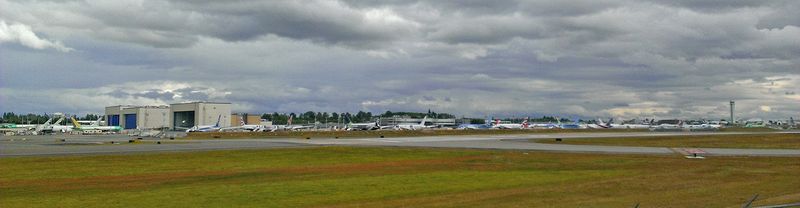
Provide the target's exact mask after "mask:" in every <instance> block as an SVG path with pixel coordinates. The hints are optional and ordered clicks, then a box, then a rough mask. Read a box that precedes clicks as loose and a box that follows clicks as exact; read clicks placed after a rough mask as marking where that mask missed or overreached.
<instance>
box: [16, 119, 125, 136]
mask: <svg viewBox="0 0 800 208" xmlns="http://www.w3.org/2000/svg"><path fill="white" fill-rule="evenodd" d="M65 118H66V117H59V118H58V120H56V121H55V122H52V121H53V118H49V119H47V121H45V122H44V123H43V124H19V125H16V124H15V125H7V126H3V128H5V129H17V130H22V131H26V132H27V133H30V134H44V133H52V132H61V133H66V132H72V131H80V132H118V131H121V130H122V127H120V126H101V125H100V123H101V120H102V117H101V118H98V119H97V120H96V121H78V120H76V119H75V117H69V118H68V119H69V120H70V122H71V123H72V125H61V122H62V121H64V119H65ZM81 123H84V124H81ZM87 123H88V125H87Z"/></svg>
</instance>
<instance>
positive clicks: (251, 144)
mask: <svg viewBox="0 0 800 208" xmlns="http://www.w3.org/2000/svg"><path fill="white" fill-rule="evenodd" d="M782 133H800V132H782ZM719 134H753V133H746V132H741V133H737V132H635V133H560V134H524V135H473V136H434V137H393V138H357V139H333V138H312V139H292V138H283V139H275V138H270V139H257V138H253V139H215V140H156V139H148V138H144V139H143V140H140V141H137V142H134V143H128V142H129V140H131V139H134V140H136V139H135V138H132V137H128V136H124V135H102V136H81V135H63V136H13V137H0V157H8V156H33V155H69V154H113V153H133V152H162V151H198V150H224V149H264V148H289V147H304V146H329V145H341V146H392V147H431V148H474V149H503V150H531V151H556V152H584V153H609V154H676V153H680V151H676V149H675V148H666V147H629V146H598V145H568V144H543V143H537V142H531V141H530V140H531V139H555V138H585V139H593V138H605V137H658V136H676V135H678V136H680V135H686V136H689V135H719ZM757 134H764V133H757ZM158 141H161V144H157V143H156V142H158ZM112 142H113V143H114V144H112ZM693 149H699V150H700V151H703V152H706V154H705V155H719V156H800V149H725V148H693Z"/></svg>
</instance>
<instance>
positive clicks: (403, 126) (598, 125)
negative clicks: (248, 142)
mask: <svg viewBox="0 0 800 208" xmlns="http://www.w3.org/2000/svg"><path fill="white" fill-rule="evenodd" d="M347 120H348V123H347V124H346V125H345V126H344V127H343V128H341V129H337V127H333V130H347V131H369V130H382V129H393V130H422V129H432V128H437V126H431V125H426V122H427V121H428V118H427V117H424V118H423V119H422V121H420V122H419V123H400V124H396V125H384V126H382V125H380V123H379V122H377V121H376V122H367V123H353V122H350V121H349V119H347ZM240 122H241V125H240V126H236V127H220V126H219V122H217V124H216V125H208V126H195V127H192V128H190V129H188V130H187V132H211V131H254V132H264V131H283V130H289V131H291V130H301V129H311V128H314V126H310V125H292V118H291V117H290V118H289V121H288V124H287V125H272V126H265V125H248V124H245V123H244V119H243V118H240ZM651 122H652V121H651ZM721 127H722V126H721V125H719V124H711V123H699V124H685V123H684V122H683V121H677V123H673V124H670V123H664V124H615V123H614V120H613V119H609V120H608V121H603V120H602V119H597V120H596V122H594V123H580V122H579V121H578V119H575V120H574V121H573V122H570V123H562V122H561V121H560V119H557V122H556V123H529V122H528V119H527V118H526V119H525V120H523V121H522V122H520V123H510V122H504V121H501V120H499V119H496V120H494V121H492V120H487V121H486V122H485V123H484V124H462V125H459V126H458V127H456V129H473V130H477V129H650V130H716V129H719V128H721Z"/></svg>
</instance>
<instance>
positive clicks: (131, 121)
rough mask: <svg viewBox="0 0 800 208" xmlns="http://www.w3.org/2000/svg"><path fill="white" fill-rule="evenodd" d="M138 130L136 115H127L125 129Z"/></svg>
mask: <svg viewBox="0 0 800 208" xmlns="http://www.w3.org/2000/svg"><path fill="white" fill-rule="evenodd" d="M135 128H136V114H125V129H135Z"/></svg>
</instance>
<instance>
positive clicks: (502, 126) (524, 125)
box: [492, 117, 528, 129]
mask: <svg viewBox="0 0 800 208" xmlns="http://www.w3.org/2000/svg"><path fill="white" fill-rule="evenodd" d="M492 128H495V129H524V128H528V118H527V117H526V118H525V120H523V121H522V123H518V124H515V123H501V122H500V119H496V120H495V122H494V125H492Z"/></svg>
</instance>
